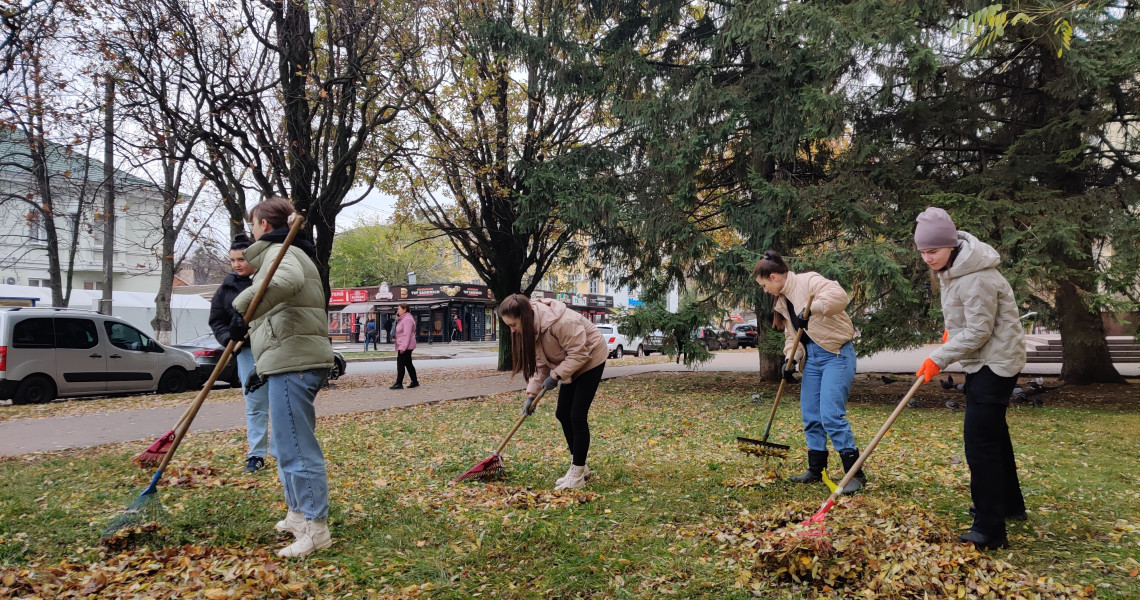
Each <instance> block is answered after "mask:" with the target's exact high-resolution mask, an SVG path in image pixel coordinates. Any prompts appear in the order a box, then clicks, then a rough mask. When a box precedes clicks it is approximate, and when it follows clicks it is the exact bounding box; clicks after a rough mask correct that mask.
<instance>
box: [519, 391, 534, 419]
mask: <svg viewBox="0 0 1140 600" xmlns="http://www.w3.org/2000/svg"><path fill="white" fill-rule="evenodd" d="M519 414H520V415H528V416H529V415H533V414H534V396H527V397H526V400H524V401H523V407H522V412H520V413H519Z"/></svg>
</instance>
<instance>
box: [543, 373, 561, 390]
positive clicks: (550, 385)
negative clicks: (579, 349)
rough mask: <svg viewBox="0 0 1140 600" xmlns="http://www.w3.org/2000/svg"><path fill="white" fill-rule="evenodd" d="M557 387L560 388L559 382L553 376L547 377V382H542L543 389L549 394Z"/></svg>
mask: <svg viewBox="0 0 1140 600" xmlns="http://www.w3.org/2000/svg"><path fill="white" fill-rule="evenodd" d="M556 387H558V380H557V379H555V378H554V376H553V375H547V376H546V381H543V382H542V389H544V390H546V391H548V392H549V391H550V390H552V389H554V388H556Z"/></svg>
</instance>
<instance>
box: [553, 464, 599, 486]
mask: <svg viewBox="0 0 1140 600" xmlns="http://www.w3.org/2000/svg"><path fill="white" fill-rule="evenodd" d="M582 468H583V469H584V470H585V471H584V473H585V475H584V476H585V478H586V479H589V478H590V465H583V466H582ZM573 470H574V465H570V468H569V469H566V474H565V475H563V476H562V477H559V478H558V479H555V480H554V485H562V484H563V483H566V480H567V479H570V472H571V471H573Z"/></svg>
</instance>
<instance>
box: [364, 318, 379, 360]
mask: <svg viewBox="0 0 1140 600" xmlns="http://www.w3.org/2000/svg"><path fill="white" fill-rule="evenodd" d="M376 339H377V336H376V321H374V320H372V319H369V320H368V324H367V325H365V326H364V351H365V352H368V343H369V342H372V349H373V350H379V347H377V345H376Z"/></svg>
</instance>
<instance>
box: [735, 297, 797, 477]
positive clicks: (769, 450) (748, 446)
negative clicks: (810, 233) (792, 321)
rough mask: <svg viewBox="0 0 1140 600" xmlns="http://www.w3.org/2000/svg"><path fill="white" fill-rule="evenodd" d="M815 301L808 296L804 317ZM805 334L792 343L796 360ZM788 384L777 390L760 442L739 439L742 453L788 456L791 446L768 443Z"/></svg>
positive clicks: (737, 440)
mask: <svg viewBox="0 0 1140 600" xmlns="http://www.w3.org/2000/svg"><path fill="white" fill-rule="evenodd" d="M814 300H815V294H812V295H810V296H808V301H807V306H806V307H805V308H804V316H805V317H810V316H811V303H812V301H814ZM803 332H804V330H803V329H800V330H799V331H797V332H796V338H795V340H793V341H792V358H795V356H796V352H799V349H800V335H802V334H803ZM792 358H789V359H788V364H787V365H786V366H789V367H790V366H791V361H792ZM787 383H788V380H787V379H785V378H781V379H780V387H779V388H777V389H776V399H775V400H773V401H772V413H771V414H769V415H768V425H767V426H765V427H764V436H763V437H761V438H760V439H758V440H754V439H752V438H746V437H737V438H736V442H737V444H739V446H738V447H739V448H740V451H741V452H746V453H748V454H757V455H760V456H773V457H784V456H787V455H788V450H790V449H791V447H790V446H785V445H784V444H776V443H773V442H769V441H768V436H769V435H770V434H771V433H772V421H775V420H776V408H777V407H779V406H780V397H781V396H782V395H783V394H784V385H785V384H787Z"/></svg>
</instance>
